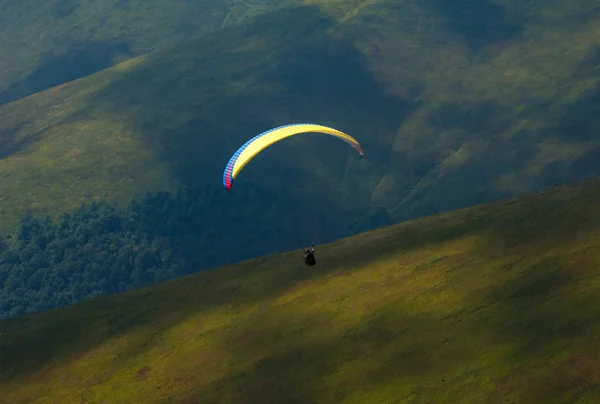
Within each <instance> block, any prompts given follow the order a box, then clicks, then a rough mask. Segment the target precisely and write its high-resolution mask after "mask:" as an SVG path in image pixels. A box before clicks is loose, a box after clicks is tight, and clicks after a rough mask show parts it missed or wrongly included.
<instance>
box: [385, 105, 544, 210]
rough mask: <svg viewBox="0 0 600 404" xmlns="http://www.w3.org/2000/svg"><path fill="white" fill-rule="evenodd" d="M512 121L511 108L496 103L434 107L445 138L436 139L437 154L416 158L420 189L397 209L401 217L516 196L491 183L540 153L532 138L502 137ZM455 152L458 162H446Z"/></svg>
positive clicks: (434, 121) (433, 120) (432, 122)
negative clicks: (447, 163)
mask: <svg viewBox="0 0 600 404" xmlns="http://www.w3.org/2000/svg"><path fill="white" fill-rule="evenodd" d="M513 123H514V122H513V115H512V111H511V110H509V109H507V108H505V107H503V106H501V105H498V104H497V103H495V102H493V101H485V102H481V103H459V102H447V103H444V104H442V105H440V106H439V107H438V108H437V109H436V110H434V111H432V112H431V114H430V116H429V118H428V124H429V126H430V127H431V128H433V130H434V133H439V134H441V133H443V136H441V135H440V137H439V138H436V141H437V142H438V147H437V148H434V150H435V152H433V153H432V152H429V153H428V154H425V153H424V154H423V157H422V158H421V159H420V160H421V161H418V160H417V161H418V162H419V165H418V166H416V167H417V168H418V169H419V170H420V171H419V172H415V174H419V175H412V176H411V178H412V179H413V181H414V183H415V184H419V185H420V188H418V189H417V190H415V191H414V193H413V194H412V195H410V197H409V198H406V199H405V200H404V201H403V202H402V204H401V206H399V207H398V208H397V212H396V214H395V215H396V218H397V219H401V220H408V219H411V218H414V217H422V216H427V215H431V214H434V213H437V212H441V211H450V210H454V209H459V208H463V207H466V206H473V205H477V204H480V203H484V202H492V201H497V200H501V199H506V198H510V197H514V196H516V193H515V192H511V191H510V190H507V189H498V188H496V187H494V186H490V184H493V182H494V180H496V179H497V178H498V177H497V176H499V175H502V174H505V173H506V172H507V168H510V171H513V170H519V169H520V168H522V167H524V166H526V165H527V164H528V163H529V162H530V161H531V159H532V158H533V157H534V156H535V154H536V153H537V146H536V145H535V144H534V143H533V142H531V141H530V140H529V139H523V137H522V136H514V137H512V138H510V139H503V138H501V137H500V135H502V134H503V133H505V132H506V130H507V129H508V128H509V127H510V126H511V125H512V124H513ZM424 147H426V148H429V147H430V146H428V145H424ZM454 153H459V154H458V156H461V157H458V160H459V161H456V162H455V163H450V167H448V166H447V165H444V162H445V161H446V160H447V159H452V158H453V157H452V156H453V154H454ZM410 169H411V167H408V170H410ZM411 174H412V172H411ZM440 178H443V179H440ZM428 182H429V183H428ZM413 186H414V185H413Z"/></svg>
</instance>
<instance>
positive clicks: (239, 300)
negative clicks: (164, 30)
mask: <svg viewBox="0 0 600 404" xmlns="http://www.w3.org/2000/svg"><path fill="white" fill-rule="evenodd" d="M599 202H600V188H599V186H598V182H593V183H589V184H583V185H577V186H573V187H569V188H564V189H556V190H553V191H549V192H545V193H540V194H537V195H533V196H528V197H524V198H521V199H518V200H511V201H508V202H505V203H498V204H494V205H487V206H480V207H476V208H473V209H466V210H462V211H457V212H452V213H447V214H443V215H437V216H433V217H428V218H424V219H421V220H416V221H412V222H408V223H405V224H401V225H396V226H393V227H389V228H384V229H381V230H378V231H374V232H369V233H364V234H360V235H358V236H356V237H353V238H349V239H344V240H340V241H339V242H336V243H332V244H328V245H324V246H318V252H317V254H318V260H319V264H318V265H317V266H316V267H315V268H313V269H305V268H304V266H303V265H302V260H301V257H299V256H298V255H299V254H298V253H297V252H291V253H289V254H280V255H276V256H272V257H266V258H261V259H256V260H251V261H247V262H243V263H239V264H236V265H232V266H230V267H226V268H220V269H217V270H214V271H209V272H204V273H201V274H198V275H194V276H189V277H186V278H182V279H178V280H174V281H169V282H165V283H163V284H160V285H157V286H154V287H151V288H146V289H142V290H138V291H134V292H129V293H125V294H121V295H119V296H113V297H102V298H98V299H93V300H90V301H87V302H81V303H78V304H76V305H74V306H72V307H69V308H65V309H61V310H58V311H53V312H47V313H39V314H36V315H32V316H28V317H24V318H17V319H12V320H7V321H3V322H0V347H2V349H1V350H0V361H2V363H3V366H2V368H1V369H0V390H2V391H3V393H4V397H6V398H7V399H9V400H12V401H9V402H14V403H21V402H23V403H38V402H58V401H60V402H65V403H70V402H73V403H74V402H80V401H81V400H83V399H85V400H86V401H87V402H98V403H99V402H107V401H115V400H117V401H119V402H148V403H152V402H164V401H165V400H172V401H175V402H182V401H185V400H196V401H201V402H208V403H210V402H219V403H223V402H232V403H250V402H256V400H259V399H260V400H262V401H274V402H294V401H298V402H315V401H316V402H336V403H340V402H343V403H366V402H387V401H393V400H407V401H410V400H419V401H427V402H456V401H472V402H485V401H492V402H498V401H502V400H505V399H509V398H510V399H513V400H516V401H518V402H525V403H529V402H531V403H534V402H540V400H542V401H543V402H547V403H551V402H564V401H569V402H574V401H576V398H577V397H586V398H588V399H590V400H592V401H593V400H594V399H597V398H598V393H599V392H598V390H597V388H596V386H597V383H598V382H600V378H599V377H598V375H599V374H600V373H599V371H598V363H600V362H598V359H599V357H598V354H597V349H596V348H595V347H596V345H597V341H598V338H599V337H600V323H598V319H600V305H599V304H598V290H600V289H599V288H600V277H599V276H598V275H599V273H598V268H599V265H600V236H599V234H600V232H599V229H600V214H599V213H598V210H597V209H596V207H597V205H598V203H599Z"/></svg>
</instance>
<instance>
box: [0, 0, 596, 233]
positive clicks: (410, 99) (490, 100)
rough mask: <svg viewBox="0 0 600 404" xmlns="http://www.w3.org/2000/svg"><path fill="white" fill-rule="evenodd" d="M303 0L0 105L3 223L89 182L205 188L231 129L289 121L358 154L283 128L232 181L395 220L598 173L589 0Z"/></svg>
mask: <svg viewBox="0 0 600 404" xmlns="http://www.w3.org/2000/svg"><path fill="white" fill-rule="evenodd" d="M306 3H307V5H306V7H304V8H302V9H299V10H291V11H282V12H276V13H272V14H267V15H263V16H261V17H258V19H257V20H256V22H255V23H251V24H248V25H245V26H243V27H237V28H236V27H234V28H233V29H226V30H222V31H220V32H219V33H218V34H216V35H212V36H209V37H206V38H205V39H201V40H197V41H191V42H189V43H187V44H184V45H181V46H178V47H177V48H175V49H172V50H169V51H167V52H157V53H156V54H152V55H149V56H147V57H144V58H140V59H134V60H131V61H128V62H125V63H124V64H122V65H120V66H117V67H115V68H113V69H109V70H106V71H103V72H101V73H99V74H96V75H93V76H90V77H87V78H86V79H84V80H80V81H77V82H74V83H69V84H68V85H66V86H61V87H58V88H55V89H52V90H49V91H46V92H44V93H41V94H37V95H34V96H32V97H28V98H27V99H23V100H20V101H19V102H16V103H12V104H9V105H6V106H4V107H2V108H0V150H1V151H2V157H4V158H3V159H2V160H0V175H1V176H2V178H3V181H2V187H3V190H2V191H3V192H2V193H1V194H0V198H2V199H1V200H0V204H1V205H0V210H1V212H2V214H3V217H2V219H3V224H4V228H7V227H8V226H10V225H11V224H13V223H14V222H15V219H16V218H17V217H18V216H19V215H21V214H22V213H23V211H24V209H26V208H33V209H34V211H35V212H38V213H41V212H56V211H59V210H61V209H65V208H70V207H72V206H74V205H76V204H78V203H79V202H80V201H81V200H83V199H85V198H86V197H88V196H89V197H97V196H102V195H104V194H106V195H108V196H109V197H117V198H127V197H129V196H130V195H131V194H134V193H137V192H142V191H144V190H146V189H157V188H169V187H172V186H174V185H175V184H177V183H182V182H183V183H197V184H201V185H206V184H215V187H218V182H219V180H220V176H221V169H222V166H223V164H224V163H225V162H226V161H227V158H228V157H229V153H230V152H231V151H233V150H235V148H236V147H238V146H239V145H240V144H242V143H243V141H244V140H246V139H247V138H248V137H250V136H251V135H253V134H255V133H257V132H258V131H260V130H264V129H266V128H269V127H272V126H275V125H278V124H282V123H287V122H290V121H298V120H300V121H304V120H312V121H318V122H322V123H325V124H330V125H333V126H337V127H340V128H342V129H345V130H347V131H348V132H350V133H352V134H354V135H356V136H358V137H359V138H360V139H361V140H362V141H363V143H364V144H365V146H366V149H367V152H368V154H367V158H366V159H364V160H361V161H358V160H355V159H354V158H353V157H351V158H349V159H348V158H347V156H348V154H346V153H344V152H345V151H346V150H345V149H343V148H341V147H340V146H339V145H338V144H337V143H336V142H335V141H331V142H328V140H323V139H321V138H320V137H318V136H317V137H315V138H312V139H310V140H309V139H308V138H306V139H298V140H295V139H293V140H290V141H289V142H286V144H285V145H279V146H278V148H277V149H273V150H269V151H267V152H266V153H265V156H264V158H263V159H261V160H260V161H257V162H256V163H255V164H253V165H252V166H249V167H248V168H247V169H246V170H245V172H244V174H243V175H244V181H249V182H258V183H261V184H265V185H264V186H267V187H269V188H272V189H273V190H274V191H275V192H278V193H279V192H287V193H288V194H290V195H294V196H297V197H298V198H299V199H298V200H299V201H301V203H305V202H309V203H310V204H313V203H315V201H324V202H322V203H323V204H324V206H329V209H330V210H331V211H334V212H335V211H336V210H338V209H339V207H345V208H348V209H355V211H357V212H367V214H368V212H370V211H373V210H375V209H376V208H378V207H380V208H384V209H386V210H387V211H388V212H389V213H390V214H391V215H392V217H393V219H395V220H402V219H405V218H407V217H415V216H418V215H423V214H429V213H432V212H436V211H439V210H444V209H453V208H456V207H461V206H465V205H469V204H473V203H479V202H484V201H488V200H493V199H497V198H505V197H509V196H512V195H515V194H517V193H524V192H528V191H531V190H534V189H539V188H541V187H547V186H551V185H554V184H556V183H561V182H565V181H571V180H577V179H582V178H586V177H588V176H593V175H598V174H599V173H600V168H599V164H600V157H599V156H598V153H600V144H599V143H598V140H597V137H595V135H594V134H595V133H596V132H597V130H596V129H597V124H596V123H595V122H596V120H595V119H594V118H595V115H596V110H597V100H596V98H597V96H596V95H595V94H596V92H595V89H596V88H597V85H598V79H599V78H600V74H599V72H598V69H597V63H596V62H597V55H598V48H597V38H598V35H600V17H599V16H598V13H596V12H595V3H593V2H591V1H588V0H578V1H573V2H558V1H555V2H545V1H544V2H542V1H532V2H527V3H525V4H522V2H512V1H508V0H507V1H504V2H502V4H504V6H505V8H494V7H499V6H497V5H496V6H493V5H492V3H488V2H485V1H475V0H473V1H471V2H469V3H468V7H467V9H468V10H471V12H470V13H466V14H461V12H459V11H460V10H458V11H457V10H456V9H453V8H452V6H449V5H448V3H447V2H442V1H437V0H421V1H419V2H417V3H414V2H404V1H400V2H398V1H388V0H376V1H350V0H344V1H307V2H306ZM473 10H474V11H473ZM481 15H486V16H487V17H484V18H483V20H482V19H481V17H478V16H481ZM502 15H504V17H502ZM490 16H492V17H490ZM498 16H500V17H498ZM486 18H487V20H486ZM486 24H487V25H486ZM488 25H489V26H490V27H492V28H489V29H488V31H489V32H487V33H486V31H485V29H486V28H485V27H487V26H488ZM474 38H483V39H482V41H479V42H476V41H474ZM232 117H235V119H232ZM313 139H315V140H313ZM311 144H312V145H314V148H313V149H314V150H317V152H316V153H315V154H314V155H312V156H311V158H309V159H307V160H306V161H303V160H302V159H299V156H303V157H305V158H306V153H307V152H308V150H310V145H311ZM281 161H285V162H286V165H285V167H286V168H287V170H283V169H281V170H269V169H268V168H269V167H271V166H275V167H279V166H278V164H279V162H281ZM97 167H102V169H100V170H99V169H98V168H97ZM281 167H283V166H281ZM282 177H283V179H284V180H283V181H282ZM340 180H341V181H340ZM23 184H31V185H32V186H29V185H27V186H23ZM313 184H317V186H313ZM5 189H6V190H8V191H7V192H5V191H4V190H5ZM323 189H326V190H328V192H327V193H323V192H321V191H322V190H323ZM315 190H317V191H319V192H318V195H315V193H314V191H315ZM294 193H295V194H294ZM332 207H335V209H334V208H332ZM322 209H326V208H322ZM348 217H350V216H348ZM352 217H353V218H354V217H356V218H357V219H356V220H357V221H360V220H363V219H365V218H364V217H363V218H359V216H352Z"/></svg>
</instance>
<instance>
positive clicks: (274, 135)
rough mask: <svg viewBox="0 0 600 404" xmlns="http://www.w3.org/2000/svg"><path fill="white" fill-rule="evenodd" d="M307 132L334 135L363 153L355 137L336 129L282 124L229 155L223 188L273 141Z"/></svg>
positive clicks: (306, 124)
mask: <svg viewBox="0 0 600 404" xmlns="http://www.w3.org/2000/svg"><path fill="white" fill-rule="evenodd" d="M308 132H317V133H323V134H326V135H330V136H335V137H337V138H338V139H341V140H343V141H345V142H346V143H348V144H349V145H350V146H352V147H353V148H354V149H356V150H357V151H358V152H359V153H360V155H361V156H363V155H364V152H363V149H362V147H361V145H360V143H358V141H357V140H356V139H354V138H353V137H352V136H350V135H348V134H346V133H344V132H341V131H339V130H337V129H334V128H330V127H327V126H322V125H316V124H312V123H297V124H291V125H284V126H280V127H278V128H275V129H271V130H268V131H266V132H263V133H261V134H260V135H258V136H255V137H254V138H252V139H250V140H249V141H248V142H246V143H245V144H244V145H243V146H242V147H240V148H239V149H238V150H237V151H236V152H235V154H234V155H233V156H232V157H231V159H230V160H229V163H228V164H227V166H226V167H225V171H224V173H223V185H224V186H225V188H227V189H229V190H230V189H231V187H232V186H233V181H234V180H235V178H236V176H237V175H238V174H239V173H240V171H241V170H242V169H243V168H244V167H245V166H246V164H248V163H249V162H250V160H252V159H253V158H254V156H256V155H257V154H258V153H260V152H261V151H262V150H264V149H266V148H267V147H269V146H270V145H272V144H273V143H276V142H279V141H280V140H282V139H285V138H288V137H290V136H294V135H298V134H301V133H308Z"/></svg>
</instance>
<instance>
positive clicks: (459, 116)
mask: <svg viewBox="0 0 600 404" xmlns="http://www.w3.org/2000/svg"><path fill="white" fill-rule="evenodd" d="M510 112H511V111H510V110H508V109H507V108H505V107H502V106H501V105H499V104H497V103H496V102H494V101H483V102H480V103H460V102H446V103H444V104H442V105H441V106H439V107H438V108H437V109H436V110H435V111H433V112H432V113H431V114H430V115H429V118H428V122H429V124H430V125H431V126H432V127H433V128H435V129H436V130H440V131H441V130H448V129H459V130H460V131H461V134H463V135H464V136H463V137H462V138H461V139H456V140H461V141H463V140H466V139H470V138H473V137H475V138H478V139H482V140H485V139H489V138H491V137H493V136H494V135H495V134H497V133H501V132H502V131H504V130H505V129H506V128H508V127H509V125H510V124H511V121H510V115H509V113H510Z"/></svg>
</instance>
